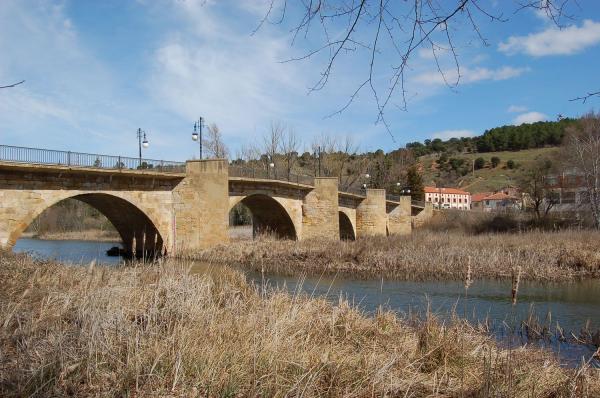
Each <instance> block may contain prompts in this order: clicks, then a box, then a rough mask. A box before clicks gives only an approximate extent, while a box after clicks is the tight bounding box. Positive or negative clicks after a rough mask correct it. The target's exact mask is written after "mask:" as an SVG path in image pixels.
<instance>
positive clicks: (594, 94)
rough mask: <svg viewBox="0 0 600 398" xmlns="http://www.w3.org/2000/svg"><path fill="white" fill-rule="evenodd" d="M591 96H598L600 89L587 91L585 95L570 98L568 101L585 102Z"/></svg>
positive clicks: (599, 95)
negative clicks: (591, 91)
mask: <svg viewBox="0 0 600 398" xmlns="http://www.w3.org/2000/svg"><path fill="white" fill-rule="evenodd" d="M591 97H600V91H596V92H593V93H587V94H586V95H583V96H581V97H577V98H571V99H570V100H569V101H581V103H583V104H585V103H586V102H587V100H588V99H590V98H591Z"/></svg>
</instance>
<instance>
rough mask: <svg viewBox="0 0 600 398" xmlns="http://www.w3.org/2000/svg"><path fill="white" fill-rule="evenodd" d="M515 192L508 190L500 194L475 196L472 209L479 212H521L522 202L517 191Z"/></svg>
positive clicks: (487, 193)
mask: <svg viewBox="0 0 600 398" xmlns="http://www.w3.org/2000/svg"><path fill="white" fill-rule="evenodd" d="M514 192H515V193H511V191H510V190H508V189H507V190H502V191H498V192H482V193H477V194H473V197H472V201H471V203H472V206H471V208H472V209H473V210H479V211H506V210H519V209H521V200H520V199H519V198H518V196H517V194H516V191H514Z"/></svg>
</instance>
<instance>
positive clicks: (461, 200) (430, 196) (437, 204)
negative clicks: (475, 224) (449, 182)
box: [425, 187, 471, 210]
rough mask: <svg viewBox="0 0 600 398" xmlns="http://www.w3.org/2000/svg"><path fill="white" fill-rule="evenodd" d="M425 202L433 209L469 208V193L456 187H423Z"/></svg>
mask: <svg viewBox="0 0 600 398" xmlns="http://www.w3.org/2000/svg"><path fill="white" fill-rule="evenodd" d="M425 202H429V203H433V207H434V208H435V209H459V210H470V209H471V194H470V193H469V192H467V191H463V190H460V189H456V188H437V187H425Z"/></svg>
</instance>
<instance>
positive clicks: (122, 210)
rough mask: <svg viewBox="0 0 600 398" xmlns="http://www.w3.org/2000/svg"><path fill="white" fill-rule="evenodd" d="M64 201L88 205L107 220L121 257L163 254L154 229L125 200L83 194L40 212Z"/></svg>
mask: <svg viewBox="0 0 600 398" xmlns="http://www.w3.org/2000/svg"><path fill="white" fill-rule="evenodd" d="M68 199H72V200H78V201H81V202H83V203H86V204H88V205H90V206H91V207H93V208H95V209H96V210H98V211H99V212H100V213H102V214H103V215H104V216H105V217H106V218H107V219H108V221H110V223H111V224H112V225H113V226H114V227H115V229H116V230H117V232H118V233H119V236H120V237H121V240H122V242H123V248H124V249H123V252H122V253H121V254H122V255H123V256H124V257H127V258H132V257H133V256H135V257H136V258H154V257H157V256H160V255H162V254H163V249H164V242H163V237H162V236H161V234H160V232H159V231H158V228H157V227H156V225H155V224H154V223H153V222H152V220H150V218H149V217H148V216H147V215H146V214H145V213H144V212H143V211H142V210H140V209H139V208H138V207H137V206H136V205H134V204H133V203H131V202H129V201H128V200H125V199H123V198H120V197H118V196H115V195H111V194H106V193H85V194H79V195H74V196H69V197H67V198H64V199H61V200H59V201H57V202H55V203H53V204H52V205H50V206H48V207H46V208H45V209H43V210H42V212H43V211H45V210H46V209H49V208H51V207H53V206H56V205H57V204H59V203H60V202H63V201H64V200H68ZM42 212H40V214H41V213H42ZM38 216H39V214H38ZM32 221H33V220H32Z"/></svg>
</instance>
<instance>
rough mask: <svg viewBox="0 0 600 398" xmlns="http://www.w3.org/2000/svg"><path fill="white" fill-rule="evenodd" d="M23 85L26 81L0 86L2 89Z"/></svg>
mask: <svg viewBox="0 0 600 398" xmlns="http://www.w3.org/2000/svg"><path fill="white" fill-rule="evenodd" d="M23 83H25V80H21V81H20V82H17V83H13V84H9V85H8V86H0V88H11V87H15V86H18V85H19V84H23Z"/></svg>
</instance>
